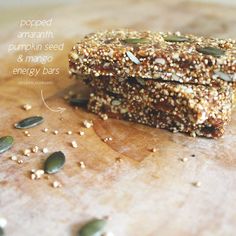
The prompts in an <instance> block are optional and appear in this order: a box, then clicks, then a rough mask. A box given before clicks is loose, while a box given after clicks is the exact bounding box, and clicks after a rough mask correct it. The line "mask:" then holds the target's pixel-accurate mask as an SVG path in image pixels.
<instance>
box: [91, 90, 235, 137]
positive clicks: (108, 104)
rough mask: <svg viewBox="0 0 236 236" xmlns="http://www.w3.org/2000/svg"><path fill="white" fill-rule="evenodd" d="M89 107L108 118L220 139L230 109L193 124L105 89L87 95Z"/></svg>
mask: <svg viewBox="0 0 236 236" xmlns="http://www.w3.org/2000/svg"><path fill="white" fill-rule="evenodd" d="M225 105H228V104H224V102H222V103H221V107H215V109H216V110H218V111H219V112H220V111H221V110H222V108H223V107H224V106H225ZM88 110H90V111H91V112H94V113H96V114H98V115H100V116H103V115H104V114H106V115H107V116H108V117H109V118H115V119H124V120H128V121H134V122H138V123H141V124H145V125H149V126H153V127H157V128H164V129H168V130H170V131H172V132H184V133H188V134H190V135H191V136H194V137H195V136H204V137H207V138H219V137H221V136H222V135H223V134H224V131H225V127H226V125H227V123H228V122H229V120H230V115H231V108H229V111H228V113H227V115H226V116H224V119H219V118H217V117H214V116H212V117H211V116H209V118H208V119H207V120H205V121H204V123H201V124H196V123H194V122H189V121H188V122H186V121H185V120H182V119H181V118H180V117H179V116H176V115H173V114H170V113H166V112H164V111H161V110H158V109H154V108H153V107H149V106H147V105H146V104H144V103H140V102H138V101H132V100H128V99H125V98H122V97H119V98H117V97H116V96H115V95H113V94H108V93H107V92H104V91H101V90H100V91H96V93H91V94H90V99H89V103H88Z"/></svg>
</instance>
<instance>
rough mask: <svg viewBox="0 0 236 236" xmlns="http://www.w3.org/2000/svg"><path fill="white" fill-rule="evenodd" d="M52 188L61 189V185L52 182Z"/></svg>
mask: <svg viewBox="0 0 236 236" xmlns="http://www.w3.org/2000/svg"><path fill="white" fill-rule="evenodd" d="M52 186H53V188H61V187H62V184H61V183H60V182H59V181H54V182H53V183H52Z"/></svg>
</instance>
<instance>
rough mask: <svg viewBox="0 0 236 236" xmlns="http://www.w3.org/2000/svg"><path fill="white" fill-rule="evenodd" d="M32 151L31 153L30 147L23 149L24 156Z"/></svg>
mask: <svg viewBox="0 0 236 236" xmlns="http://www.w3.org/2000/svg"><path fill="white" fill-rule="evenodd" d="M30 153H31V150H30V149H28V148H27V149H25V150H24V151H23V154H24V156H27V157H29V156H30Z"/></svg>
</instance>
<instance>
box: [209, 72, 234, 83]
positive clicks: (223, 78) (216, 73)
mask: <svg viewBox="0 0 236 236" xmlns="http://www.w3.org/2000/svg"><path fill="white" fill-rule="evenodd" d="M214 75H215V76H217V77H220V78H221V79H222V80H224V81H227V82H231V81H233V80H232V78H231V77H230V76H229V75H228V74H226V73H224V72H222V71H215V73H214Z"/></svg>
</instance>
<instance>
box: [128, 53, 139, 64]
mask: <svg viewBox="0 0 236 236" xmlns="http://www.w3.org/2000/svg"><path fill="white" fill-rule="evenodd" d="M126 55H127V56H128V58H129V59H130V60H131V61H132V62H133V63H135V64H137V65H138V64H140V61H139V59H138V58H137V57H136V56H135V55H134V54H133V53H132V52H130V51H127V52H126Z"/></svg>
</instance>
